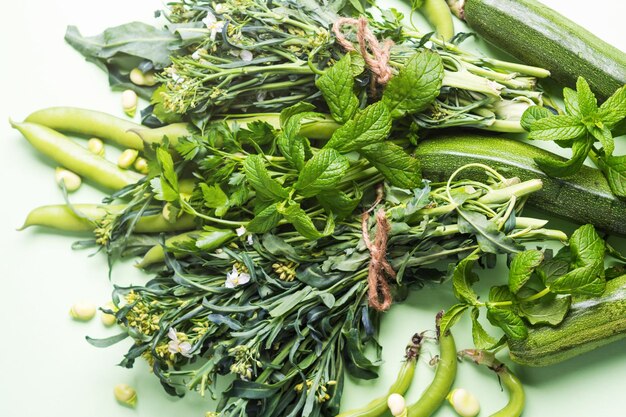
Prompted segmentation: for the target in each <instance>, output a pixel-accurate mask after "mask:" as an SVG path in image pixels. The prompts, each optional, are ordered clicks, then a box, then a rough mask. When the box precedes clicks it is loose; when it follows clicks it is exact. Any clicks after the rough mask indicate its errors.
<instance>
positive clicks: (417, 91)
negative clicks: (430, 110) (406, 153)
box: [382, 50, 443, 118]
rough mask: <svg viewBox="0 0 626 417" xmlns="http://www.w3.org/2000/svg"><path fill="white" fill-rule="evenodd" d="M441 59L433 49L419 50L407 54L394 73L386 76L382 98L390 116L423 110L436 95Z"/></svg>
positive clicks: (441, 70) (440, 82) (439, 79)
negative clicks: (401, 65)
mask: <svg viewBox="0 0 626 417" xmlns="http://www.w3.org/2000/svg"><path fill="white" fill-rule="evenodd" d="M442 80H443V63H442V61H441V57H440V56H439V54H437V53H436V52H432V51H429V50H422V51H420V52H417V53H415V54H414V55H413V56H411V57H410V58H409V60H408V61H407V62H406V64H405V66H404V67H403V68H402V69H401V70H400V71H399V72H398V74H397V75H395V76H394V77H392V78H391V80H389V83H387V86H386V87H385V91H384V93H383V98H382V101H383V103H385V105H387V107H388V108H389V111H390V113H391V117H393V118H399V117H403V116H404V115H405V114H412V113H417V112H419V111H422V110H424V109H425V108H426V107H428V106H429V105H430V103H432V102H433V101H434V100H435V98H437V96H438V95H439V90H440V89H441V84H442Z"/></svg>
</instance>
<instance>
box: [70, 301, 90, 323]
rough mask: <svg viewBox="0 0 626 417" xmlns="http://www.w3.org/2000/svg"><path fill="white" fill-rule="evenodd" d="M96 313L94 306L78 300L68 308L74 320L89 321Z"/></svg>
mask: <svg viewBox="0 0 626 417" xmlns="http://www.w3.org/2000/svg"><path fill="white" fill-rule="evenodd" d="M95 315H96V306H95V305H93V304H91V303H87V302H84V301H82V302H78V303H76V304H74V305H73V306H72V308H71V309H70V316H71V317H72V318H73V319H74V320H78V321H89V320H91V319H92V318H93V316H95Z"/></svg>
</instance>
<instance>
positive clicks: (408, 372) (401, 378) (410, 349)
mask: <svg viewBox="0 0 626 417" xmlns="http://www.w3.org/2000/svg"><path fill="white" fill-rule="evenodd" d="M421 347H422V336H421V335H420V334H419V333H416V334H415V335H413V337H412V339H411V343H409V345H408V346H407V347H406V353H405V361H404V362H403V363H402V367H401V368H400V372H398V376H397V377H396V380H395V381H394V383H393V384H392V385H391V387H389V391H387V394H385V395H384V396H382V397H378V398H376V399H374V400H372V401H370V402H369V403H368V404H367V405H365V406H364V407H361V408H358V409H355V410H349V411H344V412H343V413H341V414H338V415H337V416H336V417H378V416H381V415H383V414H385V413H386V412H387V411H388V406H387V398H388V397H389V396H390V395H391V394H400V395H404V393H405V392H406V391H407V390H408V389H409V387H410V386H411V382H412V381H413V375H415V367H416V364H417V359H418V358H419V352H420V349H421Z"/></svg>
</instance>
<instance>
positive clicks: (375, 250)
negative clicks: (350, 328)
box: [361, 209, 396, 311]
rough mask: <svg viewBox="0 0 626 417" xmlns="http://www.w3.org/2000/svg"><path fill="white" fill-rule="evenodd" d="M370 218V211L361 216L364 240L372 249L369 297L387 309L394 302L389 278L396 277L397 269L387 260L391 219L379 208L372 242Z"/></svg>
mask: <svg viewBox="0 0 626 417" xmlns="http://www.w3.org/2000/svg"><path fill="white" fill-rule="evenodd" d="M369 218H370V215H369V213H368V212H365V213H363V215H362V217H361V229H362V232H363V240H364V241H365V246H367V249H369V251H370V265H369V271H368V277H367V283H368V286H369V289H368V293H367V297H368V300H369V304H370V306H372V307H373V308H375V309H376V310H378V311H385V310H388V309H389V307H391V302H392V297H391V289H390V287H389V283H388V282H387V278H391V279H393V278H395V277H396V271H394V270H393V268H392V267H391V265H390V264H389V261H387V239H388V235H389V230H391V225H390V224H389V220H387V216H385V210H383V209H379V210H378V211H377V212H376V234H375V235H374V242H372V240H371V239H370V233H369V229H368V227H367V223H368V220H369Z"/></svg>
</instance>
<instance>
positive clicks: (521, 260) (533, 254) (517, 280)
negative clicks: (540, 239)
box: [509, 249, 543, 294]
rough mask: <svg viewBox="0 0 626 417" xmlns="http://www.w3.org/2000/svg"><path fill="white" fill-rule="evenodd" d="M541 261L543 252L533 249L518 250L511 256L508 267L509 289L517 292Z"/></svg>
mask: <svg viewBox="0 0 626 417" xmlns="http://www.w3.org/2000/svg"><path fill="white" fill-rule="evenodd" d="M542 261H543V253H542V252H540V251H538V250H535V249H531V250H526V251H524V252H520V253H518V254H516V255H515V256H514V257H513V260H512V261H511V266H510V267H509V289H510V290H511V292H512V293H513V294H517V292H518V291H519V290H520V289H521V288H522V287H523V286H524V285H525V284H526V283H527V282H528V280H529V279H530V277H531V276H532V274H533V272H534V271H535V269H536V268H537V267H538V266H539V265H541V262H542Z"/></svg>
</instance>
